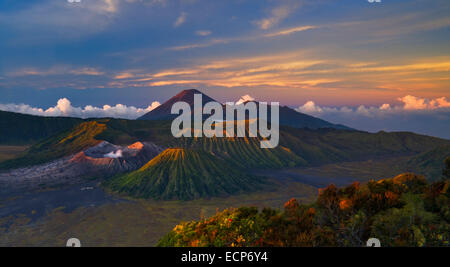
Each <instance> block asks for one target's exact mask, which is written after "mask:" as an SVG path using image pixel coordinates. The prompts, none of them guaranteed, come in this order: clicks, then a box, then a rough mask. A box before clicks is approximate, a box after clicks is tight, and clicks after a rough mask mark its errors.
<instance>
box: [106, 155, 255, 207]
mask: <svg viewBox="0 0 450 267" xmlns="http://www.w3.org/2000/svg"><path fill="white" fill-rule="evenodd" d="M263 183H264V181H263V180H261V178H256V177H252V176H250V175H247V174H245V173H244V172H242V170H241V169H239V168H237V167H236V166H234V165H233V164H230V163H229V162H227V161H224V160H222V159H219V158H217V157H215V156H214V155H212V154H210V153H208V152H205V151H198V150H191V149H182V148H169V149H166V150H165V151H163V152H162V153H161V154H160V155H158V156H157V157H155V158H154V159H152V160H151V161H149V162H148V163H147V164H146V165H145V166H143V167H142V168H140V169H139V170H137V171H134V172H131V173H128V174H125V175H121V176H116V177H113V178H111V179H110V180H108V181H106V182H105V183H104V186H105V187H106V188H108V189H110V190H112V191H114V192H117V193H121V194H125V195H127V196H131V197H135V198H152V199H165V200H169V199H181V200H188V199H195V198H202V197H212V196H224V195H231V194H238V193H242V192H250V191H254V190H257V189H259V188H260V187H261V186H262V184H263Z"/></svg>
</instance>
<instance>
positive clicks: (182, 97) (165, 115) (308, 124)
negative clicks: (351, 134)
mask: <svg viewBox="0 0 450 267" xmlns="http://www.w3.org/2000/svg"><path fill="white" fill-rule="evenodd" d="M195 94H201V95H202V103H203V106H204V105H205V104H206V103H208V102H218V101H216V100H214V99H213V98H211V97H209V96H207V95H205V94H203V93H202V92H200V91H199V90H197V89H188V90H183V91H181V92H180V93H179V94H177V95H176V96H174V97H172V98H170V99H169V100H168V101H166V102H165V103H164V104H162V105H160V106H159V107H157V108H155V109H154V110H152V111H150V112H148V113H147V114H145V115H143V116H142V117H140V118H138V120H173V119H175V118H176V117H177V116H178V115H177V114H171V110H172V105H173V104H175V103H176V102H178V101H184V102H186V103H188V104H189V105H190V106H191V110H194V95H195ZM253 102H255V103H257V105H258V108H259V103H258V102H256V101H253ZM245 103H247V102H245ZM245 103H244V104H245ZM224 109H225V106H224ZM207 117H208V116H204V119H206V118H207ZM268 118H270V110H269V116H268ZM224 120H225V118H224ZM280 125H283V126H290V127H294V128H308V129H320V128H332V129H341V130H352V129H351V128H349V127H347V126H345V125H340V124H333V123H331V122H328V121H325V120H322V119H319V118H316V117H313V116H309V115H306V114H303V113H300V112H297V111H295V110H294V109H292V108H290V107H287V106H280Z"/></svg>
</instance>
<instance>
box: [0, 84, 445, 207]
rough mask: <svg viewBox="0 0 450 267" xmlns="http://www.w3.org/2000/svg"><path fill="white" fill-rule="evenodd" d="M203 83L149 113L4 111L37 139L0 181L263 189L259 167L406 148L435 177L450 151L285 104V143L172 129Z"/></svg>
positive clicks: (435, 142)
mask: <svg viewBox="0 0 450 267" xmlns="http://www.w3.org/2000/svg"><path fill="white" fill-rule="evenodd" d="M197 92H198V91H194V90H186V91H183V92H181V93H180V94H178V95H177V96H176V97H174V98H172V99H171V100H169V101H168V102H166V103H164V104H163V105H161V106H160V108H159V110H158V109H155V110H154V111H152V112H150V113H148V114H146V115H145V116H144V118H147V119H149V120H142V119H141V120H123V119H109V118H104V119H88V120H82V119H74V118H44V117H38V116H30V115H22V114H17V113H10V112H1V113H0V125H2V126H5V127H7V128H6V130H2V131H0V145H5V144H7V145H14V144H29V145H31V146H30V148H29V149H28V150H27V151H25V152H24V153H23V154H21V155H19V156H18V157H16V158H14V159H11V160H6V161H3V162H0V170H2V171H0V172H2V173H0V184H2V183H3V184H4V185H10V184H13V183H14V181H16V180H17V179H20V180H21V181H23V183H26V182H27V181H28V182H29V184H30V187H32V186H33V185H34V184H36V181H41V180H45V181H48V183H49V184H52V183H53V182H54V181H52V179H56V180H58V181H71V179H75V178H74V177H73V175H74V173H75V174H80V175H81V174H82V175H83V177H89V176H90V177H95V178H97V179H100V181H102V182H103V184H104V186H105V188H108V190H111V191H113V192H118V193H120V194H126V195H129V196H131V197H138V198H156V199H193V198H200V197H210V196H219V195H227V194H234V193H239V192H248V191H249V188H250V187H254V188H259V187H258V186H260V185H262V184H264V183H265V182H264V181H263V179H261V178H255V177H253V176H252V175H251V174H250V172H251V170H255V169H257V170H264V169H280V168H290V167H307V166H321V165H324V164H329V163H339V162H350V161H361V160H377V159H389V158H393V157H409V159H410V160H409V161H408V166H402V168H404V169H405V171H408V170H411V169H414V170H415V171H416V170H417V172H418V173H422V174H425V175H427V177H428V178H429V179H433V180H436V179H439V178H440V172H441V169H442V166H443V165H442V162H443V161H444V159H445V157H447V156H448V155H449V151H450V140H444V139H439V138H434V137H430V136H424V135H418V134H414V133H408V132H394V133H387V132H379V133H375V134H374V133H367V132H362V131H357V130H350V129H347V128H346V127H345V126H343V127H341V126H336V125H333V124H330V123H328V122H324V121H322V120H319V119H316V118H314V117H311V116H307V115H304V114H301V113H298V112H296V111H294V110H292V109H289V108H284V107H282V108H281V109H280V112H281V111H282V110H283V113H282V114H288V115H285V116H287V117H288V118H290V119H288V120H285V123H284V124H282V125H281V127H280V144H279V146H278V147H276V148H274V149H261V148H260V146H259V144H260V138H238V137H228V138H206V137H203V138H184V137H183V138H174V137H173V136H172V134H171V131H170V126H171V120H170V119H168V117H167V116H168V115H172V114H168V113H167V112H168V110H169V113H170V108H171V105H172V104H173V103H174V102H176V101H180V100H183V101H187V102H188V103H192V99H193V94H194V93H197ZM205 99H210V100H211V101H213V100H212V99H211V98H208V97H207V96H204V100H205ZM204 103H205V101H204ZM169 106H170V108H169ZM297 113H298V115H297ZM289 114H291V115H289ZM287 121H289V122H290V123H291V124H295V125H291V124H288V123H287ZM330 125H331V126H334V127H327V126H330ZM294 126H297V127H294ZM299 126H303V127H299ZM21 129H23V131H21ZM27 131H29V132H27ZM139 144H141V146H140V148H139V147H138V146H139ZM413 165H414V166H413ZM411 166H413V167H415V168H412V167H411ZM386 167H387V168H389V166H386ZM68 169H70V170H73V171H70V172H69V171H67V170H68ZM33 170H34V171H33ZM37 170H40V171H39V172H38V171H37ZM41 170H42V171H41ZM46 170H47V171H46ZM49 171H50V172H51V173H48V172H49ZM52 173H53V174H55V175H52ZM66 173H67V175H69V176H67V177H66V176H64V175H65V174H66ZM56 174H58V175H56ZM75 181H76V179H75Z"/></svg>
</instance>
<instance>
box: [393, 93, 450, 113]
mask: <svg viewBox="0 0 450 267" xmlns="http://www.w3.org/2000/svg"><path fill="white" fill-rule="evenodd" d="M398 100H399V101H401V102H403V103H404V106H403V108H404V109H406V110H421V109H437V108H448V107H450V102H449V101H448V100H447V98H445V97H440V98H436V99H431V100H428V99H425V98H419V97H415V96H412V95H407V96H404V97H401V98H399V99H398Z"/></svg>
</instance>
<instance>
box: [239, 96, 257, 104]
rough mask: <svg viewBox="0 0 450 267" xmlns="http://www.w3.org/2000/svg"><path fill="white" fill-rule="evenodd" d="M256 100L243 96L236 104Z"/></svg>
mask: <svg viewBox="0 0 450 267" xmlns="http://www.w3.org/2000/svg"><path fill="white" fill-rule="evenodd" d="M254 100H255V99H254V98H253V97H251V96H250V95H244V96H241V98H240V99H239V100H238V101H237V102H236V105H240V104H243V103H245V102H248V101H254Z"/></svg>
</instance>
